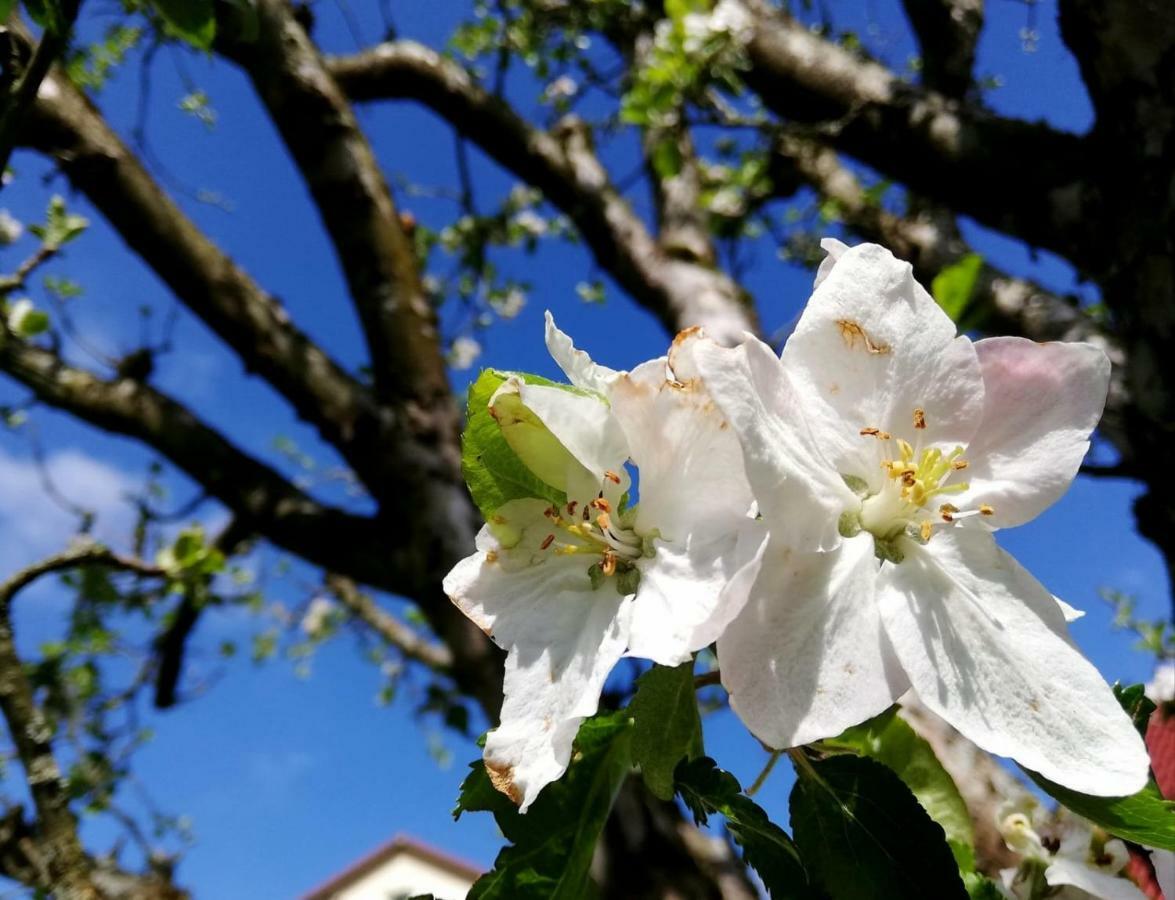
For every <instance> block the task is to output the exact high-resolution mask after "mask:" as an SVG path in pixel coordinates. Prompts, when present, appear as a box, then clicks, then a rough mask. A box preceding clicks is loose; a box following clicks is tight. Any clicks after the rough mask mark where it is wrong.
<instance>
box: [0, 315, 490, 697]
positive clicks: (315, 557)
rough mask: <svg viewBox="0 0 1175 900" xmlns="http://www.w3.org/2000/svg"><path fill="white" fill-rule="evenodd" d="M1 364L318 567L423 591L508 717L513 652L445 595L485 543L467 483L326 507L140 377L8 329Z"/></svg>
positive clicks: (479, 687)
mask: <svg viewBox="0 0 1175 900" xmlns="http://www.w3.org/2000/svg"><path fill="white" fill-rule="evenodd" d="M0 370H3V371H4V372H6V373H8V374H9V375H11V376H12V377H14V378H15V379H16V380H18V381H20V382H21V383H23V384H25V385H26V386H28V387H29V388H30V389H32V391H33V392H34V393H35V394H36V395H37V396H38V397H39V398H40V399H41V400H43V401H45V402H46V403H49V404H50V405H52V406H55V407H57V408H59V409H62V410H65V411H66V412H69V413H72V414H73V415H76V416H77V417H78V418H80V419H82V420H84V421H86V422H89V423H91V424H93V425H96V426H98V427H99V428H103V429H106V430H107V431H112V432H115V433H117V434H123V435H126V436H128V437H132V438H135V439H137V440H140V441H142V442H143V443H145V444H146V445H147V446H149V447H152V448H154V449H155V450H157V451H159V452H160V453H161V454H163V455H164V456H166V457H167V458H168V459H169V460H171V461H172V462H173V463H174V464H175V465H176V466H178V467H179V468H180V469H182V470H183V471H185V472H186V473H187V474H188V475H189V476H190V477H191V478H193V479H194V480H195V481H197V482H198V483H199V484H201V485H202V486H203V487H204V488H205V490H206V491H207V492H208V493H209V494H210V495H212V496H215V497H216V498H218V499H219V500H221V501H222V502H223V503H224V504H225V505H226V506H228V507H229V508H230V509H231V510H232V511H233V512H234V513H235V514H236V516H237V517H238V518H239V519H240V520H241V524H242V526H243V527H249V528H253V529H255V530H256V531H257V533H258V534H260V535H263V536H264V537H265V538H266V539H268V540H270V541H272V542H273V543H275V544H277V545H279V546H281V547H284V548H286V549H287V550H289V551H290V552H292V553H295V554H297V555H298V556H301V557H302V558H303V559H305V560H307V561H308V562H310V563H311V564H313V565H317V566H321V567H323V568H324V569H327V570H330V571H339V572H346V573H348V575H350V576H351V577H353V578H355V579H356V580H357V581H361V582H363V583H366V584H370V585H372V586H373V587H376V588H379V589H381V590H385V591H388V592H390V593H395V594H401V595H403V596H407V597H411V598H412V599H413V600H415V601H416V602H417V603H418V604H419V606H420V608H421V610H422V611H423V612H424V614H425V616H426V617H427V618H428V620H429V624H430V626H431V627H432V628H433V630H434V631H435V632H436V634H437V636H438V637H439V638H440V639H441V640H443V641H444V642H445V643H446V644H447V645H448V646H449V648H450V650H451V651H452V653H453V665H452V674H453V678H454V680H455V681H456V682H457V684H458V685H459V686H460V687H461V689H462V690H463V691H465V692H466V693H467V694H469V695H470V696H471V697H474V698H476V699H477V700H478V702H479V703H480V704H481V705H482V708H483V709H484V710H485V711H486V713H487V715H489V716H490V717H491V718H492V717H493V716H494V715H496V713H497V709H498V706H499V704H500V703H501V654H500V653H499V651H498V650H497V649H496V648H494V647H493V645H492V644H491V643H490V641H489V640H488V639H487V638H486V637H485V635H483V634H482V633H481V631H480V630H478V628H477V627H476V626H475V625H474V624H473V623H472V622H470V621H469V620H468V619H467V618H466V617H465V616H464V615H462V614H461V612H460V611H459V610H457V609H456V607H454V606H453V605H452V604H451V603H450V602H449V601H448V599H447V598H446V597H444V595H443V594H442V593H441V591H440V578H441V575H443V574H444V573H445V572H447V571H448V570H449V568H450V567H451V566H452V565H453V564H454V563H455V562H457V560H459V559H460V558H461V557H462V556H464V555H465V554H467V553H468V552H469V548H470V547H472V545H473V517H472V512H471V509H472V507H471V505H470V503H469V500H468V496H467V495H466V494H465V493H464V490H463V488H462V487H461V485H460V484H457V485H455V486H453V487H452V488H451V489H450V490H448V492H447V493H444V492H443V491H442V492H441V493H439V494H436V495H434V496H432V498H431V499H429V500H427V502H426V501H424V500H422V501H421V502H420V503H419V504H417V503H416V502H415V497H416V495H415V494H414V493H413V492H414V491H419V490H420V489H421V486H420V485H418V484H417V485H413V484H411V483H405V485H404V491H405V497H407V498H408V499H407V500H405V502H404V503H403V504H402V505H396V506H394V507H390V508H388V509H386V510H384V511H383V513H382V515H381V517H378V518H373V519H369V518H364V517H362V516H354V515H350V514H347V513H344V512H341V511H339V510H336V509H333V508H330V507H325V506H323V505H322V504H319V503H317V502H316V501H314V500H313V499H312V498H310V497H309V496H307V495H306V494H305V493H303V492H301V491H299V490H297V489H296V488H295V487H293V486H292V485H291V484H289V482H287V481H286V480H285V479H283V478H282V477H281V476H280V475H279V474H278V473H277V472H275V471H274V470H272V469H270V468H269V467H268V466H265V465H264V464H262V463H261V462H259V461H257V460H256V459H254V458H253V457H251V456H249V455H248V454H246V453H245V452H244V451H242V450H240V449H239V448H237V447H235V446H233V445H232V444H231V443H229V442H228V441H227V440H226V439H225V438H224V437H223V436H222V435H220V434H219V433H218V432H217V431H215V430H214V429H212V428H211V427H209V426H208V425H206V424H204V423H203V422H201V421H200V420H199V419H197V418H196V417H195V416H194V415H193V414H192V413H191V412H190V411H189V410H187V409H186V408H184V407H183V406H182V405H180V404H179V403H177V402H176V401H175V400H173V399H171V398H169V397H167V396H166V395H164V394H161V393H160V392H158V391H156V390H154V389H152V388H150V387H147V386H146V385H143V384H141V383H139V382H136V381H132V380H130V379H125V378H124V379H119V380H117V381H103V380H102V379H99V378H97V377H96V376H94V375H92V374H90V373H89V372H85V371H83V370H81V369H77V368H74V367H71V366H68V365H66V364H64V363H63V362H62V361H61V360H60V359H59V358H57V357H56V356H55V355H54V354H52V353H50V352H48V351H46V350H43V349H40V348H38V347H35V346H32V345H30V344H27V343H25V342H23V341H19V340H17V339H16V338H14V337H13V336H11V335H0ZM421 452H422V453H423V452H425V450H423V449H422V450H421ZM411 477H412V475H411V474H410V473H409V474H408V475H407V476H406V479H410V478H411ZM438 490H442V488H441V487H438Z"/></svg>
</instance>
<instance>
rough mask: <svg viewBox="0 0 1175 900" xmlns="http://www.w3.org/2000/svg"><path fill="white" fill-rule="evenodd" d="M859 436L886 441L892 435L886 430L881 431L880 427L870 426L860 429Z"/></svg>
mask: <svg viewBox="0 0 1175 900" xmlns="http://www.w3.org/2000/svg"><path fill="white" fill-rule="evenodd" d="M861 437H875V438H877V439H878V440H879V441H888V440H889V439H890V438H891V437H892V435H891V434H890V433H889V432H888V431H882V430H881V429H880V428H873V427H872V426H870V427H869V428H862V429H861Z"/></svg>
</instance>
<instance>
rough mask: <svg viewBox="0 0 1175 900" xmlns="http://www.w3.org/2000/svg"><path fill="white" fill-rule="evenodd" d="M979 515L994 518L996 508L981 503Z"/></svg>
mask: <svg viewBox="0 0 1175 900" xmlns="http://www.w3.org/2000/svg"><path fill="white" fill-rule="evenodd" d="M979 515H981V516H994V515H995V508H994V507H991V506H988V505H987V504H986V503H980V504H979Z"/></svg>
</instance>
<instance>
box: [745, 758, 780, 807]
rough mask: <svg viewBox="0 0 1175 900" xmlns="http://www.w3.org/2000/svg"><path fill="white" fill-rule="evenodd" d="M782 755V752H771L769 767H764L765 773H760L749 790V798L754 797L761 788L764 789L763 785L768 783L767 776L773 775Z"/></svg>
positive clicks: (768, 761) (768, 759) (768, 760)
mask: <svg viewBox="0 0 1175 900" xmlns="http://www.w3.org/2000/svg"><path fill="white" fill-rule="evenodd" d="M782 755H783V751H782V750H772V751H771V755H770V756H769V757H767V765H765V766H763V771H762V772H760V773H759V777H758V778H756V779H755V781H754V783H753V784H752V785H751V786H750V787H749V788H747V790H746V794H747V796H748V797H754V796H755V794H757V793H758V792H759V788H761V787H763V783H764V782H765V781H767V776H768V775H770V774H771V770H772V769H774V768H775V764H776V763H777V762H779V757H781V756H782Z"/></svg>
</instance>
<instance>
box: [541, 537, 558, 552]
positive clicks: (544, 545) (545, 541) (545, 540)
mask: <svg viewBox="0 0 1175 900" xmlns="http://www.w3.org/2000/svg"><path fill="white" fill-rule="evenodd" d="M553 543H555V535H553V534H548V535H547V536H546V537H545V538H543V543H542V544H541V545H540V546H539V549H540V550H546V549H547V548H548V547H550V546H551V544H553Z"/></svg>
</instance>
